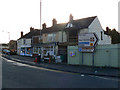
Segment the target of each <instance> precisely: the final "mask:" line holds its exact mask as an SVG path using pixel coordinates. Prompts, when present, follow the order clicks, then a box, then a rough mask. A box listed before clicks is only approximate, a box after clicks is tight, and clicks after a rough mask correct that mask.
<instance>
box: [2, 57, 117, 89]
mask: <svg viewBox="0 0 120 90" xmlns="http://www.w3.org/2000/svg"><path fill="white" fill-rule="evenodd" d="M2 88H118V80H117V79H114V78H106V77H98V76H90V75H80V74H77V73H70V72H63V71H57V70H51V69H45V68H40V67H36V66H30V65H27V64H22V63H18V62H14V61H10V60H7V59H2Z"/></svg>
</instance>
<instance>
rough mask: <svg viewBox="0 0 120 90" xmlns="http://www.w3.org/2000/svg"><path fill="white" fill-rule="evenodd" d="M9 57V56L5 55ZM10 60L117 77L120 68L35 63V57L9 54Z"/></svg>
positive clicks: (55, 68) (54, 68)
mask: <svg viewBox="0 0 120 90" xmlns="http://www.w3.org/2000/svg"><path fill="white" fill-rule="evenodd" d="M7 58H9V57H7ZM10 59H11V60H14V61H18V62H21V63H25V64H29V65H33V66H38V67H43V68H48V69H53V70H60V71H65V72H73V73H80V74H84V75H95V76H107V77H118V78H120V69H115V68H100V67H89V66H80V65H68V64H56V63H44V62H41V63H35V62H33V61H34V60H35V58H32V57H26V56H18V55H11V56H10Z"/></svg>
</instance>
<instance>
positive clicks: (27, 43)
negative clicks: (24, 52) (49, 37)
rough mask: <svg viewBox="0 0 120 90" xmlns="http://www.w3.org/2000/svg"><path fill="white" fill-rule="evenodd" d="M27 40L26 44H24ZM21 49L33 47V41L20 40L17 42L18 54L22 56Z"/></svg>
mask: <svg viewBox="0 0 120 90" xmlns="http://www.w3.org/2000/svg"><path fill="white" fill-rule="evenodd" d="M24 40H25V42H24ZM21 47H31V39H20V40H17V54H18V55H20V49H21Z"/></svg>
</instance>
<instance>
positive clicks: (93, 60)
mask: <svg viewBox="0 0 120 90" xmlns="http://www.w3.org/2000/svg"><path fill="white" fill-rule="evenodd" d="M92 66H94V52H93V53H92Z"/></svg>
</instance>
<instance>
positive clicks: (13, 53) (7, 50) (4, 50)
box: [2, 49, 16, 55]
mask: <svg viewBox="0 0 120 90" xmlns="http://www.w3.org/2000/svg"><path fill="white" fill-rule="evenodd" d="M2 53H3V54H10V55H15V54H16V52H15V51H14V52H13V51H11V50H9V49H3V50H2Z"/></svg>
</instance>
